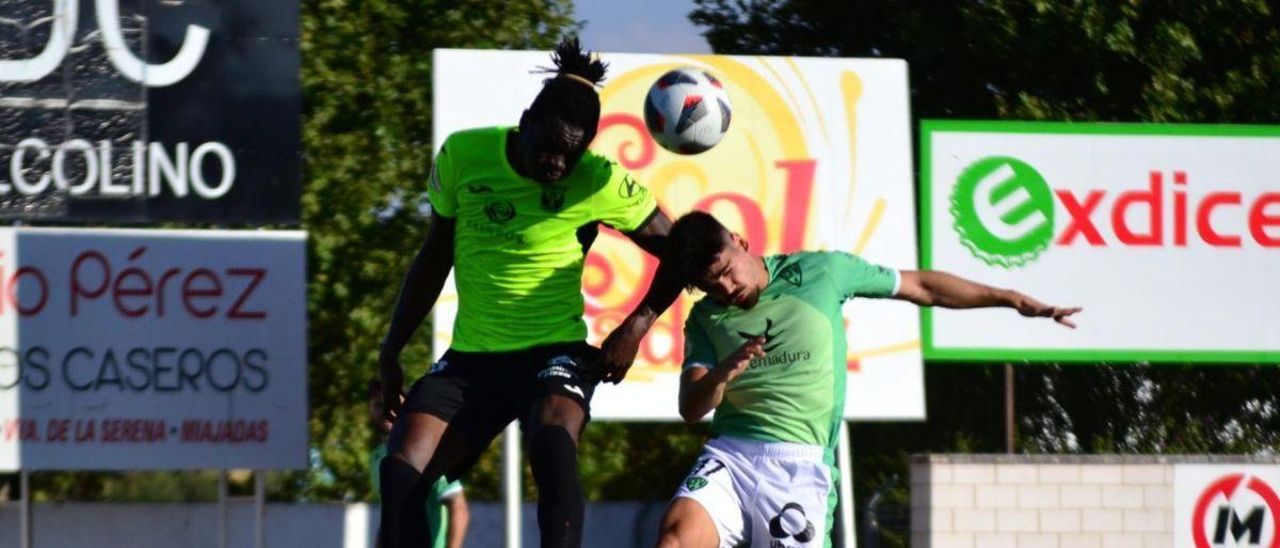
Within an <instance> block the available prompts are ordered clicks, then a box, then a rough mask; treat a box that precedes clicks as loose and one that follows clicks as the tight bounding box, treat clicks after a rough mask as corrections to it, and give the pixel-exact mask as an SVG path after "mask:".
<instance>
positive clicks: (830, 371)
mask: <svg viewBox="0 0 1280 548" xmlns="http://www.w3.org/2000/svg"><path fill="white" fill-rule="evenodd" d="M764 263H765V268H767V269H768V270H769V284H768V285H767V286H766V287H765V289H764V291H763V292H762V293H761V294H760V300H759V301H758V302H757V303H756V305H755V306H754V307H752V308H751V309H750V310H743V309H740V308H735V307H727V306H724V305H721V304H718V303H716V302H715V301H714V300H712V299H709V298H704V299H702V300H700V301H698V303H697V304H696V305H694V307H693V310H692V311H691V312H690V313H689V319H688V320H687V321H686V322H685V360H684V366H685V367H686V368H688V367H714V364H717V363H719V362H720V360H722V359H724V358H726V357H728V356H729V354H732V353H733V352H734V351H735V350H737V349H738V348H739V347H740V346H742V344H743V343H744V342H746V340H747V339H749V338H753V337H759V336H763V337H765V343H764V350H765V355H764V357H761V358H757V359H756V360H754V361H752V362H751V365H749V366H748V369H747V370H746V371H744V372H743V373H742V374H741V375H739V376H738V377H737V378H736V379H734V380H733V381H732V382H730V383H729V385H728V386H726V387H725V392H724V399H723V400H721V402H720V406H719V407H717V408H716V414H715V418H714V419H713V420H712V422H711V430H712V432H713V433H715V434H717V435H721V434H723V435H729V436H734V437H739V438H746V439H752V440H759V441H770V442H777V441H782V442H791V443H805V444H810V445H819V446H822V447H824V448H827V449H830V448H832V447H834V445H835V440H836V433H837V430H836V428H837V427H839V425H840V421H841V419H842V417H843V415H844V384H845V365H846V361H845V355H846V352H845V348H846V347H845V339H844V333H845V330H844V316H843V315H842V314H841V312H840V307H841V305H842V304H843V303H844V302H845V301H847V300H849V299H851V298H853V297H855V296H859V297H889V296H892V295H894V294H895V293H897V290H898V281H899V275H898V272H897V271H896V270H892V269H889V268H885V267H882V266H876V265H873V264H871V263H868V262H867V261H864V260H863V259H862V258H860V257H858V256H856V255H852V254H849V253H844V252H804V253H796V254H794V255H773V256H770V257H765V258H764Z"/></svg>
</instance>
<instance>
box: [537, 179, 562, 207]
mask: <svg viewBox="0 0 1280 548" xmlns="http://www.w3.org/2000/svg"><path fill="white" fill-rule="evenodd" d="M542 209H544V210H546V211H550V212H552V213H555V212H557V211H560V210H561V209H564V187H559V186H550V185H548V186H544V187H542Z"/></svg>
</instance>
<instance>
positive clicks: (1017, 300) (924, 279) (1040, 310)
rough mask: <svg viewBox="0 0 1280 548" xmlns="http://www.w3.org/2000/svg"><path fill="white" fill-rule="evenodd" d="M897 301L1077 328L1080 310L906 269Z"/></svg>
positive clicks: (933, 272) (932, 272)
mask: <svg viewBox="0 0 1280 548" xmlns="http://www.w3.org/2000/svg"><path fill="white" fill-rule="evenodd" d="M901 275H902V282H901V285H900V286H899V288H898V294H897V295H895V296H894V297H895V298H898V299H902V300H906V301H911V302H913V303H915V304H918V305H920V306H941V307H944V308H983V307H1007V308H1012V309H1014V310H1017V311H1018V313H1019V314H1022V315H1023V316H1027V317H1042V318H1053V321H1055V322H1058V323H1060V324H1062V325H1065V326H1067V327H1070V328H1072V329H1074V328H1075V327H1076V324H1075V322H1073V321H1072V320H1071V319H1070V316H1071V315H1072V314H1075V313H1076V312H1079V311H1081V310H1083V309H1082V308H1080V307H1072V308H1067V307H1059V306H1050V305H1047V304H1044V303H1042V302H1040V301H1037V300H1035V299H1033V298H1031V297H1029V296H1027V295H1023V294H1022V293H1019V292H1017V291H1014V290H1012V289H997V288H994V287H991V286H987V285H983V284H980V283H977V282H974V281H970V280H966V279H964V278H961V277H959V276H956V275H954V274H949V273H947V272H941V271H936V270H903V271H902V272H901Z"/></svg>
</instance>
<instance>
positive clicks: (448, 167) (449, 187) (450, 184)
mask: <svg viewBox="0 0 1280 548" xmlns="http://www.w3.org/2000/svg"><path fill="white" fill-rule="evenodd" d="M456 181H457V177H455V176H454V172H453V161H452V159H451V158H450V155H449V141H448V140H446V141H445V142H444V146H443V147H440V153H439V154H436V159H435V162H434V163H432V164H431V175H430V176H429V177H428V179H427V199H428V200H430V202H431V210H432V211H434V212H435V213H436V214H438V215H440V216H442V217H448V218H450V219H452V218H454V217H456V216H457V215H458V195H457V193H456V192H455V191H454V188H455V186H456Z"/></svg>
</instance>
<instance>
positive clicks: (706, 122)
mask: <svg viewBox="0 0 1280 548" xmlns="http://www.w3.org/2000/svg"><path fill="white" fill-rule="evenodd" d="M731 114H732V109H731V108H730V107H729V95H728V94H727V93H725V91H724V84H721V83H720V80H717V79H716V77H715V76H712V75H711V73H709V72H706V71H704V70H701V69H696V68H693V67H681V68H678V69H675V70H672V71H670V72H668V73H666V74H663V75H662V77H661V78H658V80H657V81H656V82H654V83H653V85H652V86H650V87H649V93H648V94H647V95H646V96H645V98H644V123H645V125H646V126H648V128H649V134H650V135H652V136H653V139H654V140H655V141H657V142H658V144H659V145H662V148H665V149H667V150H670V151H671V152H675V153H677V154H697V153H699V152H703V151H705V150H707V149H709V148H711V147H713V146H716V143H719V142H720V139H721V138H723V137H724V134H725V132H726V131H729V118H730V116H731Z"/></svg>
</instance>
